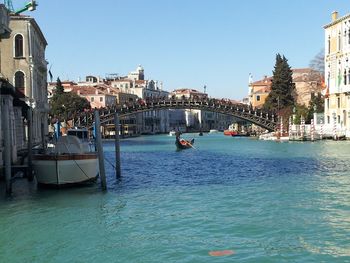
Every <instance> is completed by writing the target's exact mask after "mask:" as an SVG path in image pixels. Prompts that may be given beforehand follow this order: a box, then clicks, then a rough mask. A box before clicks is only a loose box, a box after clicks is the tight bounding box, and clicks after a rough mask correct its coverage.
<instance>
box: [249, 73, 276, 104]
mask: <svg viewBox="0 0 350 263" xmlns="http://www.w3.org/2000/svg"><path fill="white" fill-rule="evenodd" d="M271 85H272V77H267V76H264V78H263V79H261V80H258V81H254V82H251V83H249V94H248V98H249V102H248V103H249V105H251V106H252V107H253V108H254V109H256V108H258V109H259V108H262V106H263V105H264V103H265V100H266V98H267V96H268V95H269V93H270V91H271Z"/></svg>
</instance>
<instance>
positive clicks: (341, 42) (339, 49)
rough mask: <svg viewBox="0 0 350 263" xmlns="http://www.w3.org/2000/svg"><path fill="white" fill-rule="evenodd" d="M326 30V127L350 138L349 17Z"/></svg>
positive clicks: (335, 17)
mask: <svg viewBox="0 0 350 263" xmlns="http://www.w3.org/2000/svg"><path fill="white" fill-rule="evenodd" d="M324 29H325V84H326V87H327V89H326V92H325V95H326V98H325V112H324V119H325V122H326V124H327V125H329V126H333V127H334V129H336V130H337V131H338V132H342V133H343V134H346V136H347V137H349V136H350V62H349V59H350V14H347V15H345V16H343V17H338V12H333V13H332V21H331V22H330V23H328V24H327V25H325V26H324Z"/></svg>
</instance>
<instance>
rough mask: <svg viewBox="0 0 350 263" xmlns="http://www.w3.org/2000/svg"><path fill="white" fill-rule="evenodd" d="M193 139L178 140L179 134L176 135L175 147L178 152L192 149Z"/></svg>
mask: <svg viewBox="0 0 350 263" xmlns="http://www.w3.org/2000/svg"><path fill="white" fill-rule="evenodd" d="M193 144H194V138H193V139H192V140H191V141H187V140H185V139H182V138H180V133H177V134H176V140H175V145H176V148H177V149H178V150H184V149H189V148H194V147H193Z"/></svg>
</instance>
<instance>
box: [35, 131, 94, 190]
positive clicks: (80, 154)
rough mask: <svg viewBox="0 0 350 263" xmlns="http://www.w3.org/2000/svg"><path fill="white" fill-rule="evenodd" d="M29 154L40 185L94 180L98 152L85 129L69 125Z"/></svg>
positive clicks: (58, 184)
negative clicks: (45, 145)
mask: <svg viewBox="0 0 350 263" xmlns="http://www.w3.org/2000/svg"><path fill="white" fill-rule="evenodd" d="M52 146H53V147H48V148H47V152H46V153H45V154H35V155H34V156H33V170H34V173H35V176H36V179H37V182H38V183H39V184H42V185H51V186H62V185H70V184H81V183H85V182H89V181H94V180H96V178H97V176H98V170H99V168H98V156H97V153H96V152H95V149H94V147H93V145H92V144H91V143H89V141H88V132H87V130H86V129H69V130H68V131H67V135H66V136H61V137H59V138H58V140H57V142H56V143H55V144H53V145H52Z"/></svg>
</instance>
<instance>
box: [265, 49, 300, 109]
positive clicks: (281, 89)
mask: <svg viewBox="0 0 350 263" xmlns="http://www.w3.org/2000/svg"><path fill="white" fill-rule="evenodd" d="M292 75H293V72H292V70H291V68H290V66H289V64H288V60H287V59H286V58H285V57H284V56H281V55H280V54H277V55H276V64H275V68H274V71H273V77H272V85H271V92H270V93H269V95H268V96H267V98H266V101H265V104H264V109H265V110H268V111H276V110H277V111H278V112H279V111H280V110H283V109H286V108H289V109H291V108H292V107H293V106H294V105H295V101H294V96H293V95H294V92H295V85H294V83H293V77H292ZM284 112H286V111H284Z"/></svg>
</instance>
